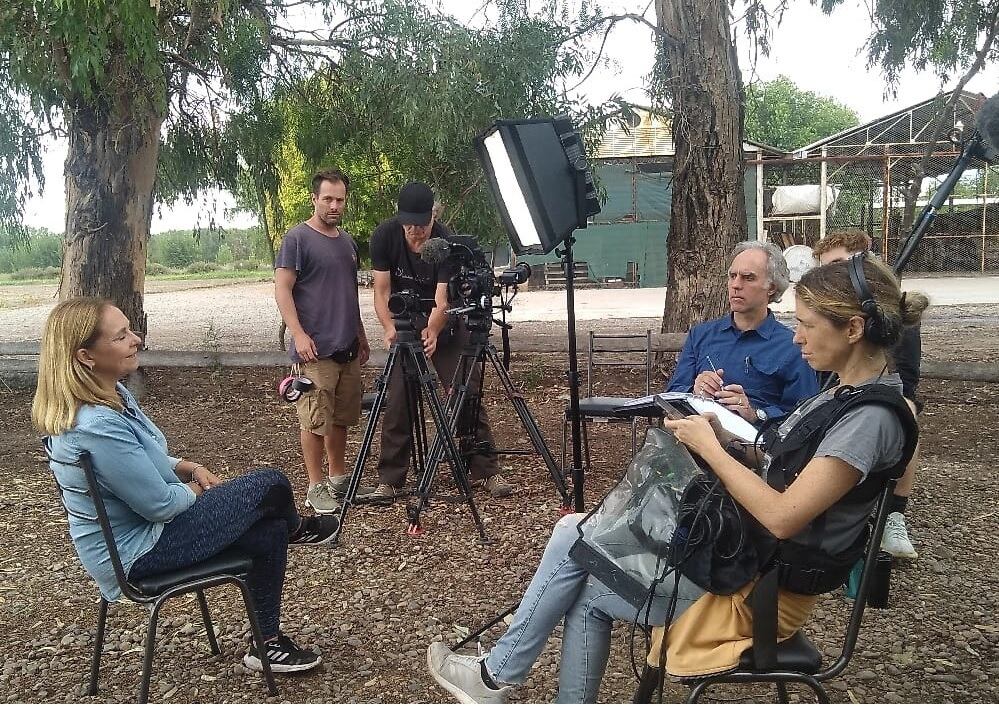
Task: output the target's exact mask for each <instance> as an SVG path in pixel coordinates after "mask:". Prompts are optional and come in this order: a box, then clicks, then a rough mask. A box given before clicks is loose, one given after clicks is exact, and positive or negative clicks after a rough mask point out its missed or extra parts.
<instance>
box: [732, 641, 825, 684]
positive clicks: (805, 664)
mask: <svg viewBox="0 0 999 706" xmlns="http://www.w3.org/2000/svg"><path fill="white" fill-rule="evenodd" d="M821 668H822V655H821V654H820V653H819V651H818V650H817V649H815V645H813V644H812V643H811V641H809V639H808V638H807V637H805V634H804V633H803V632H801V631H800V630H799V631H798V632H796V633H794V635H792V636H791V637H789V638H788V639H786V640H784V642H779V643H777V669H780V670H787V671H790V672H803V673H805V674H815V673H816V672H818V671H819V670H820V669H821ZM739 669H746V670H749V671H755V669H756V668H755V667H754V666H753V648H752V647H750V648H749V649H748V650H746V651H745V652H743V653H742V657H741V658H740V660H739Z"/></svg>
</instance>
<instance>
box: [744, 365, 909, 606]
mask: <svg viewBox="0 0 999 706" xmlns="http://www.w3.org/2000/svg"><path fill="white" fill-rule="evenodd" d="M869 404H876V405H881V406H883V407H887V408H888V409H890V410H892V411H893V412H894V413H895V416H896V417H897V418H898V420H899V422H900V423H901V425H902V430H903V434H904V444H903V448H902V456H901V458H900V459H899V460H898V462H897V463H896V464H895V465H894V466H892V467H891V468H890V469H887V470H886V471H882V472H879V473H878V474H877V475H876V476H869V477H868V478H867V479H865V480H864V481H863V482H862V483H859V484H857V485H856V486H854V487H853V488H852V489H851V490H850V491H849V492H848V493H847V494H846V495H844V496H843V498H842V499H840V500H839V501H838V502H837V503H836V505H837V506H842V505H844V504H846V505H868V504H870V503H871V502H872V501H873V500H874V499H875V498H876V497H877V496H878V495H879V494H880V493H881V491H882V489H883V488H884V483H885V482H886V481H887V480H889V479H891V480H895V479H898V478H900V477H901V476H902V474H903V473H904V472H905V467H906V464H908V463H909V460H910V459H911V458H912V454H913V453H914V452H915V449H916V442H917V441H918V439H919V425H918V424H917V422H916V419H915V417H914V416H913V415H912V411H911V410H910V409H909V406H908V405H907V404H906V402H905V400H904V399H903V398H902V395H901V394H899V393H898V391H897V390H894V389H893V388H891V387H889V386H887V385H883V384H874V385H864V386H862V387H851V386H849V385H844V386H843V387H841V388H840V389H838V390H837V391H836V392H835V394H834V395H833V398H832V399H831V400H829V401H827V402H825V403H823V404H822V405H820V406H819V407H818V408H817V409H815V410H814V411H812V412H810V413H808V414H806V415H805V416H804V417H803V418H802V420H801V421H799V422H798V423H797V424H796V425H795V426H794V427H793V428H792V429H791V431H790V432H789V433H788V435H787V436H786V437H785V438H784V439H781V438H780V437H779V436H778V434H777V426H776V424H770V425H768V426H767V427H766V428H765V429H764V430H763V431H762V432H761V439H762V447H763V449H764V450H765V451H766V452H767V453H768V454H769V455H770V466H769V468H768V470H767V483H768V484H769V485H770V486H771V487H772V488H774V489H775V490H778V491H784V490H785V489H786V488H787V487H788V486H789V485H791V484H792V483H793V482H794V481H795V480H796V479H797V478H798V476H799V475H800V474H801V471H802V470H804V468H805V466H806V465H807V464H808V462H809V461H811V459H812V457H813V456H814V455H815V451H816V450H817V449H818V447H819V444H820V443H821V442H822V439H823V438H824V437H825V435H826V433H827V432H828V431H829V429H831V428H832V427H833V425H835V424H836V423H837V422H838V421H839V420H840V419H842V418H843V416H844V415H846V414H847V412H849V411H851V410H853V409H856V408H858V407H860V406H861V405H869ZM828 513H829V511H828V510H826V511H825V512H823V513H822V514H821V515H819V516H818V517H816V518H815V519H814V520H812V522H811V525H810V527H809V529H808V531H807V533H806V534H805V535H804V537H803V538H802V540H801V541H797V540H790V539H788V540H783V541H778V540H777V539H776V538H775V537H774V536H773V535H771V534H770V533H769V532H767V531H766V530H764V529H762V527H759V526H758V525H757V529H758V530H759V531H758V532H757V536H756V540H757V542H758V546H759V547H760V549H761V550H763V551H762V552H761V554H763V555H766V554H768V553H770V552H767V551H766V550H767V549H768V548H769V549H771V550H772V552H773V555H774V557H775V560H776V563H777V569H778V582H779V584H780V585H781V586H782V587H783V588H786V589H787V590H789V591H793V592H795V593H804V594H809V595H816V594H819V593H826V592H828V591H831V590H833V589H834V588H836V587H837V586H839V585H840V584H842V583H843V582H844V581H845V579H846V577H847V576H848V575H849V573H850V569H851V568H852V567H853V564H854V563H855V562H856V561H857V559H859V558H860V556H862V555H863V553H864V548H865V547H866V545H867V539H868V532H867V531H864V532H861V533H860V535H859V536H858V537H857V539H856V540H855V541H854V542H853V544H852V545H851V546H850V547H849V548H848V549H847V550H845V551H843V552H840V553H838V554H836V555H833V554H829V553H828V552H825V551H823V550H822V549H821V548H820V540H821V538H822V536H823V534H824V533H825V530H826V522H827V518H828ZM754 524H756V523H754Z"/></svg>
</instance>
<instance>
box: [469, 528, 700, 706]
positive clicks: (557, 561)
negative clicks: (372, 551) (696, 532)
mask: <svg viewBox="0 0 999 706" xmlns="http://www.w3.org/2000/svg"><path fill="white" fill-rule="evenodd" d="M581 519H583V515H567V516H566V517H563V518H562V519H561V520H559V521H558V523H557V524H556V525H555V530H554V532H552V537H551V539H550V540H549V541H548V546H547V547H545V553H544V555H543V556H542V557H541V563H540V564H539V565H538V568H537V570H536V571H535V572H534V578H533V579H531V583H530V585H529V586H528V587H527V592H526V593H525V594H524V597H523V599H522V600H521V602H520V607H518V608H517V613H516V615H515V616H514V620H513V623H512V624H511V625H510V628H509V629H508V630H507V631H506V633H505V634H504V635H503V636H502V637H501V638H500V639H499V640H498V641H497V642H496V646H495V647H493V649H492V650H491V651H490V652H489V654H488V655H487V656H486V658H485V664H486V669H488V670H489V673H490V674H491V675H492V677H493V678H494V679H495V680H496V681H498V682H502V683H506V684H523V683H524V682H525V681H526V680H527V675H528V673H529V672H530V670H531V667H533V666H534V663H535V662H536V661H537V659H538V656H539V655H540V654H541V651H542V650H543V649H544V647H545V643H547V642H548V638H549V637H550V636H551V634H552V632H553V631H554V630H555V627H556V626H557V625H558V624H559V622H561V621H562V620H563V619H564V620H565V627H564V630H563V634H562V658H561V663H560V666H559V673H558V696H557V697H556V699H555V701H556V703H596V700H597V692H598V691H599V689H600V681H601V679H603V676H604V670H605V669H606V667H607V657H608V655H609V654H610V635H611V628H612V627H613V623H614V621H615V620H628V621H633V620H635V618H636V614H637V613H638V611H637V610H636V609H635V607H634V606H633V605H632V604H631V603H628V602H627V601H626V600H624V599H623V598H621V597H620V596H619V595H617V594H616V593H614V592H613V591H612V590H610V589H609V588H607V587H606V586H605V585H604V584H602V583H600V581H598V580H596V579H595V578H593V577H591V576H590V575H589V572H587V571H586V569H584V568H582V567H581V566H580V565H579V564H577V563H576V562H575V560H573V559H572V558H571V557H570V556H569V549H570V548H571V547H572V545H573V544H574V543H575V541H576V539H577V538H578V537H579V532H578V531H577V529H576V525H577V524H579V521H580V520H581ZM672 586H673V582H672V581H666V582H665V584H664V585H663V586H661V587H660V588H659V589H658V592H659V593H663V591H664V590H667V589H668V590H669V592H670V593H671V592H672V591H671V589H672ZM703 593H704V591H703V590H702V589H700V588H698V587H697V586H695V585H694V584H692V583H690V582H689V581H687V579H685V578H681V580H680V587H679V591H678V596H677V605H676V612H675V613H674V617H678V616H679V615H680V614H681V613H683V611H685V610H686V609H687V608H689V607H690V606H691V605H693V603H694V601H696V600H697V599H698V598H699V597H700V596H701V594H703ZM669 601H670V596H669V595H657V597H656V598H655V599H653V601H652V606H651V610H650V613H649V618H648V621H647V624H648V625H662V624H663V623H664V622H665V618H666V610H667V607H668V605H669ZM640 617H641V618H643V619H644V617H645V611H644V610H643V611H642V615H641V616H640Z"/></svg>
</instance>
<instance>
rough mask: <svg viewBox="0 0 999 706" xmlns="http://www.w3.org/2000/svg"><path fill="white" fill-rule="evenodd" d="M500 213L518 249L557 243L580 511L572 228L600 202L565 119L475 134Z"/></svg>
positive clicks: (502, 125) (505, 123) (503, 124)
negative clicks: (562, 271) (565, 322)
mask: <svg viewBox="0 0 999 706" xmlns="http://www.w3.org/2000/svg"><path fill="white" fill-rule="evenodd" d="M475 147H476V151H477V152H478V154H479V160H480V161H481V163H482V167H483V170H484V172H485V175H486V178H487V181H488V183H489V186H490V189H491V190H492V192H493V195H494V197H495V198H496V204H497V206H498V209H499V213H500V218H501V220H502V221H503V225H504V226H505V227H506V230H507V233H508V235H509V236H510V244H511V246H512V248H513V251H514V252H515V253H516V254H517V255H524V254H532V255H536V254H540V255H544V254H547V253H549V252H551V251H552V250H554V249H555V248H556V247H560V246H561V247H560V249H559V250H556V254H557V255H558V256H559V257H560V258H562V264H563V269H564V272H565V296H566V309H567V315H568V319H567V326H566V327H567V330H568V331H567V332H568V339H569V340H568V344H569V370H568V372H567V373H566V377H567V378H568V384H569V412H568V413H569V418H570V419H569V421H570V423H571V425H572V468H571V469H570V472H569V474H568V475H569V477H571V478H572V485H573V509H574V510H575V511H576V512H583V511H584V509H585V504H584V500H583V480H584V479H583V443H582V428H581V420H580V414H579V359H578V353H577V350H576V307H575V288H574V281H575V262H574V260H573V257H572V245H573V243H574V242H575V238H574V237H573V233H574V231H575V230H576V229H578V228H585V227H586V224H587V219H588V218H589V216H592V215H594V214H596V213H599V211H600V206H599V203H598V201H597V197H596V190H595V188H594V187H593V180H592V177H591V175H590V173H589V169H588V167H587V163H586V157H585V154H584V152H583V144H582V141H581V139H580V137H579V135H578V134H577V133H576V132H575V131H574V130H573V128H572V124H571V122H570V121H569V119H568V118H565V117H559V118H556V119H552V118H545V119H540V120H500V121H497V122H496V123H495V124H494V125H493V126H492V127H491V128H489V129H488V130H487V131H486V132H485V133H483V134H482V135H480V136H478V137H477V138H476V139H475Z"/></svg>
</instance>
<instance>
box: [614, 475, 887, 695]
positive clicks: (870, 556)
mask: <svg viewBox="0 0 999 706" xmlns="http://www.w3.org/2000/svg"><path fill="white" fill-rule="evenodd" d="M894 490H895V481H894V480H892V481H889V482H888V483H887V484H886V485H885V488H884V489H883V490H882V491H881V495H880V497H879V499H878V504H877V512H876V513H875V516H874V527H873V529H872V531H871V537H870V540H869V543H868V545H867V552H866V553H865V555H864V565H863V570H862V573H861V576H860V586H859V587H858V589H857V597H856V598H855V599H854V601H853V608H852V609H851V610H850V620H849V622H848V624H847V628H846V635H845V636H844V639H843V647H842V649H841V650H840V653H839V656H838V657H837V658H836V660H835V661H834V662H833V663H832V664H830V665H829V666H828V667H826V668H825V669H820V671H818V672H816V673H814V674H809V673H806V672H798V671H792V670H787V669H780V668H777V669H771V670H756V669H746V668H743V667H741V666H740V667H736V668H735V669H734V670H732V671H730V672H725V673H723V674H714V675H710V676H705V677H694V678H691V679H684V680H683V681H684V682H685V683H687V684H688V686H690V694H689V695H688V696H687V699H686V702H687V703H697V702H698V701H699V700H700V697H701V695H702V694H703V693H704V691H705V690H706V689H707V688H708V687H710V686H713V685H714V684H751V683H764V684H765V683H773V684H774V685H775V686H776V688H777V703H788V693H787V685H788V683H792V682H797V683H800V684H805V685H806V686H808V687H809V688H810V689H811V690H812V691H813V692H815V696H816V698H817V699H818V701H819V703H829V694H828V693H827V692H826V690H825V687H823V686H822V682H826V681H829V680H830V679H834V678H835V677H837V676H839V675H840V674H841V673H842V672H843V670H845V669H846V667H847V665H848V664H849V663H850V658H851V657H853V651H854V649H855V648H856V646H857V637H858V635H859V634H860V624H861V622H862V621H863V618H864V609H865V608H866V606H867V599H868V595H869V594H870V589H871V580H872V576H873V574H874V565H875V563H876V561H877V556H878V551H879V550H880V548H881V535H882V534H883V533H884V528H885V521H886V520H887V519H888V512H889V505H890V503H891V496H892V493H893V492H894ZM798 634H799V635H801V637H803V638H804V634H803V633H800V632H799V633H798ZM805 639H806V641H807V638H805ZM750 649H752V648H750ZM778 655H779V651H778ZM663 677H664V672H663V670H662V668H660V667H652V666H649V665H646V666H645V669H644V670H643V672H642V676H641V680H640V681H639V685H638V690H637V691H636V692H635V698H634V703H651V702H652V701H651V699H652V695H653V694H654V693H655V692H656V691H658V690H659V688H660V685H661V683H662V680H663Z"/></svg>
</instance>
